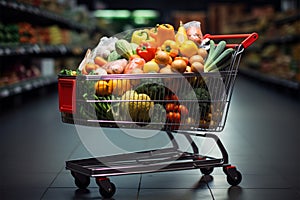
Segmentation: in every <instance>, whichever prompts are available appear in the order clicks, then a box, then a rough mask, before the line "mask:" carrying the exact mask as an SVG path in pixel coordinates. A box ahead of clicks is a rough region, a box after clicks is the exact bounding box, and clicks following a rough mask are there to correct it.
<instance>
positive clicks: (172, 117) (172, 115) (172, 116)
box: [167, 112, 180, 123]
mask: <svg viewBox="0 0 300 200" xmlns="http://www.w3.org/2000/svg"><path fill="white" fill-rule="evenodd" d="M167 119H168V121H169V122H173V123H179V122H180V113H178V112H169V113H168V114H167Z"/></svg>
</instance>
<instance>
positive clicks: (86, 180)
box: [71, 171, 90, 189]
mask: <svg viewBox="0 0 300 200" xmlns="http://www.w3.org/2000/svg"><path fill="white" fill-rule="evenodd" d="M71 174H72V176H73V177H74V179H75V185H76V186H77V187H78V188H79V189H86V188H87V187H88V186H89V184H90V177H88V176H85V175H83V174H80V173H76V172H73V171H72V172H71Z"/></svg>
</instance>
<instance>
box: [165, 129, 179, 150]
mask: <svg viewBox="0 0 300 200" xmlns="http://www.w3.org/2000/svg"><path fill="white" fill-rule="evenodd" d="M166 133H167V135H168V137H169V138H170V140H171V142H172V145H173V148H174V149H176V150H177V149H178V148H179V145H178V143H177V142H176V139H175V138H174V136H173V134H172V132H171V131H166Z"/></svg>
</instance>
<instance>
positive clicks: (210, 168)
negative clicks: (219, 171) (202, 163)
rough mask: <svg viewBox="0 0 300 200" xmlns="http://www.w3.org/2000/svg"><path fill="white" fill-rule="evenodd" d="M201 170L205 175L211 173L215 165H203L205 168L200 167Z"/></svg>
mask: <svg viewBox="0 0 300 200" xmlns="http://www.w3.org/2000/svg"><path fill="white" fill-rule="evenodd" d="M200 171H201V173H202V174H204V175H210V174H211V173H212V172H213V171H214V168H213V167H203V168H200Z"/></svg>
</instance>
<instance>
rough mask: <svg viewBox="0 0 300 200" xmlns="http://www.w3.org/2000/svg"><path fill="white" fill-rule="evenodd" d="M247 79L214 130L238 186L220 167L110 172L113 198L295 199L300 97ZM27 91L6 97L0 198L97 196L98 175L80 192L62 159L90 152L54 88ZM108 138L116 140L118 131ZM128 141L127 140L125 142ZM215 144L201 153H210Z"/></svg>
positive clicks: (299, 182)
mask: <svg viewBox="0 0 300 200" xmlns="http://www.w3.org/2000/svg"><path fill="white" fill-rule="evenodd" d="M251 82H253V81H251V80H247V79H243V78H239V79H238V80H237V83H236V85H235V90H234V94H233V98H232V104H231V107H230V110H229V116H228V120H227V123H226V127H225V129H224V131H223V132H221V133H220V134H219V135H220V138H221V140H222V142H223V143H224V145H225V146H226V149H227V150H228V153H229V158H230V162H231V163H232V164H234V165H236V166H237V167H238V169H239V171H241V173H242V175H243V180H242V182H241V184H240V185H239V186H236V187H230V185H229V184H228V183H227V181H226V176H225V175H224V174H223V171H222V169H220V168H216V169H215V170H214V172H213V173H212V175H211V176H201V174H200V172H199V170H188V171H174V172H164V173H148V174H135V175H125V176H115V177H111V181H112V182H114V183H115V184H116V186H117V192H116V194H115V196H114V197H113V199H121V200H126V199H130V200H132V199H142V200H148V199H149V200H153V199H174V200H176V199H178V200H182V199H187V200H194V199H203V200H207V199H216V200H225V199H230V200H233V199H234V200H244V199H247V200H253V199H256V200H266V199H272V200H276V199H278V200H279V199H280V200H282V199H300V172H299V169H300V161H299V160H300V153H299V143H300V134H299V128H298V125H299V122H300V114H299V113H300V103H299V99H295V98H291V97H290V96H289V95H287V94H284V93H282V92H281V93H278V92H277V91H276V90H273V89H268V88H267V87H264V86H261V85H259V84H256V83H251ZM32 97H33V98H31V99H26V101H25V102H24V103H19V104H17V105H15V106H12V104H13V103H8V106H9V108H10V109H8V110H7V109H3V105H2V110H1V116H0V123H1V129H0V130H1V134H0V158H1V165H0V180H1V181H0V199H1V200H14V199H18V200H19V199H26V200H27V199H43V200H52V199H53V200H60V199H61V200H65V199H101V197H100V195H99V192H98V186H97V185H96V183H95V181H93V180H92V181H91V184H90V186H89V187H88V189H87V190H79V189H77V188H76V187H75V185H74V180H73V178H72V176H71V175H70V173H69V171H67V170H65V161H66V160H69V159H80V158H87V157H90V156H91V154H90V153H89V151H87V150H86V149H85V147H84V145H83V144H82V140H80V135H78V134H77V133H76V131H77V130H76V128H75V127H74V126H73V125H69V124H63V123H62V122H61V119H60V114H59V112H58V104H57V93H56V92H55V91H54V92H48V93H45V92H44V93H36V94H33V96H32ZM23 101H24V99H23ZM111 137H112V138H114V140H118V130H114V131H112V132H111ZM121 139H122V141H121V142H124V141H125V140H126V138H125V139H124V138H122V137H120V140H121ZM156 140H157V141H159V142H161V141H160V139H156ZM150 142H151V141H150ZM132 144H133V142H132V141H128V140H127V141H126V142H125V144H123V145H125V146H126V145H127V146H132ZM157 144H161V143H157ZM207 144H208V145H207ZM148 145H149V144H147V143H146V142H145V143H142V144H141V146H140V147H141V148H143V147H148ZM207 146H209V143H206V147H207ZM212 147H213V149H205V148H204V150H203V151H206V152H212V153H215V152H216V148H215V146H213V145H212Z"/></svg>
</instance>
